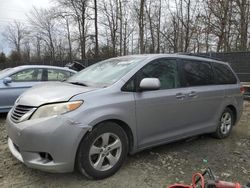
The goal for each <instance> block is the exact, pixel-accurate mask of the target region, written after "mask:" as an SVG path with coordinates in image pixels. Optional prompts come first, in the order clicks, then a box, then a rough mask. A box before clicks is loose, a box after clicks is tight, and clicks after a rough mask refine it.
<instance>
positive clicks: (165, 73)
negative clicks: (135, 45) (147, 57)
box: [136, 59, 179, 89]
mask: <svg viewBox="0 0 250 188" xmlns="http://www.w3.org/2000/svg"><path fill="white" fill-rule="evenodd" d="M144 78H158V79H159V80H160V82H161V88H160V89H172V88H177V87H179V79H178V74H177V63H176V60H175V59H157V60H154V61H152V62H150V63H148V64H147V65H145V66H144V67H143V68H142V69H141V70H140V71H139V72H138V73H137V75H136V80H137V83H136V85H137V88H138V87H139V84H140V82H141V80H142V79H144Z"/></svg>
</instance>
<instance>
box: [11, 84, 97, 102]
mask: <svg viewBox="0 0 250 188" xmlns="http://www.w3.org/2000/svg"><path fill="white" fill-rule="evenodd" d="M96 89H97V88H92V87H84V86H78V85H73V84H70V83H66V82H50V83H44V84H38V85H36V86H34V87H32V88H30V89H28V90H27V91H26V92H24V93H23V94H22V95H21V96H20V97H19V98H18V99H17V101H16V103H17V104H20V105H26V106H40V105H42V104H46V103H55V102H64V101H68V100H70V99H71V98H72V97H73V96H75V95H77V94H80V93H85V92H89V91H92V90H96Z"/></svg>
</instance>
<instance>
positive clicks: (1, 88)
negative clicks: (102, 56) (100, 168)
mask: <svg viewBox="0 0 250 188" xmlns="http://www.w3.org/2000/svg"><path fill="white" fill-rule="evenodd" d="M75 73H76V71H74V70H71V69H68V68H61V67H55V66H42V65H25V66H18V67H15V68H7V69H4V70H2V71H0V112H8V111H9V110H10V109H11V107H12V106H13V105H14V102H15V100H16V99H17V98H18V96H19V95H20V94H21V93H23V92H24V91H25V90H26V89H28V88H30V87H32V86H34V85H36V84H39V83H43V82H46V81H63V80H66V79H67V78H69V77H70V76H72V75H74V74H75ZM41 95H42V94H41Z"/></svg>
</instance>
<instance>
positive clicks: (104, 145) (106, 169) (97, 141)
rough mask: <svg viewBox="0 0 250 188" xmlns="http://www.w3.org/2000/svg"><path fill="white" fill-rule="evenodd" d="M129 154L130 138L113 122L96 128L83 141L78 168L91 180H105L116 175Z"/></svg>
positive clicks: (78, 153)
mask: <svg viewBox="0 0 250 188" xmlns="http://www.w3.org/2000/svg"><path fill="white" fill-rule="evenodd" d="M127 154H128V137H127V135H126V133H125V132H124V130H123V129H122V128H121V127H120V126H119V125H117V124H116V123H113V122H105V123H101V124H99V125H97V126H96V128H94V129H93V130H92V131H91V132H90V133H89V134H87V135H86V136H85V137H84V138H83V139H82V141H81V143H80V145H79V147H78V151H77V156H76V167H77V168H78V170H79V171H80V173H81V174H83V175H85V176H86V177H87V178H90V179H103V178H107V177H109V176H112V175H113V174H114V173H116V172H117V171H118V170H119V169H120V167H121V165H122V164H123V162H124V161H125V159H126V157H127Z"/></svg>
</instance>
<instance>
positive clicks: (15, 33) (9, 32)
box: [3, 21, 27, 60]
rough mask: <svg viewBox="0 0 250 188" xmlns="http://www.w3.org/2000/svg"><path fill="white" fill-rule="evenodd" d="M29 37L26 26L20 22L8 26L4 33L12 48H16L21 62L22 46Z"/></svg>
mask: <svg viewBox="0 0 250 188" xmlns="http://www.w3.org/2000/svg"><path fill="white" fill-rule="evenodd" d="M26 35H27V30H26V29H25V27H24V25H23V24H21V23H20V22H17V21H14V23H11V24H9V25H8V26H7V28H6V31H5V32H4V33H3V36H4V37H5V39H6V40H7V41H8V42H9V44H10V45H11V46H13V47H14V49H15V51H16V52H17V55H19V57H20V60H21V44H22V41H23V40H24V38H25V36H26Z"/></svg>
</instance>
